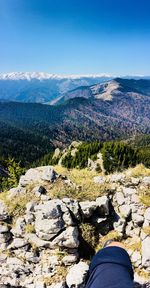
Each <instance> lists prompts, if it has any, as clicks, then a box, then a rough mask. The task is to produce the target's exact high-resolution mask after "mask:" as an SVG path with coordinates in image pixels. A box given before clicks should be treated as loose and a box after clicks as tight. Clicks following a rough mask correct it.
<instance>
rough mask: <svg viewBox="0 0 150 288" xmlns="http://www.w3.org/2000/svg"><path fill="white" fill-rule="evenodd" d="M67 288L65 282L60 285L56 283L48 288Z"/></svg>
mask: <svg viewBox="0 0 150 288" xmlns="http://www.w3.org/2000/svg"><path fill="white" fill-rule="evenodd" d="M65 287H66V283H65V282H64V281H61V282H59V283H54V284H52V285H50V286H48V287H47V288H65Z"/></svg>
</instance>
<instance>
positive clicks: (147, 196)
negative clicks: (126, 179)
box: [140, 188, 150, 207]
mask: <svg viewBox="0 0 150 288" xmlns="http://www.w3.org/2000/svg"><path fill="white" fill-rule="evenodd" d="M140 200H141V202H142V203H143V204H144V205H145V206H146V207H149V206H150V188H148V189H146V190H145V191H143V192H142V193H141V194H140Z"/></svg>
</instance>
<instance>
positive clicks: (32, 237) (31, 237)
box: [25, 233, 50, 248]
mask: <svg viewBox="0 0 150 288" xmlns="http://www.w3.org/2000/svg"><path fill="white" fill-rule="evenodd" d="M25 239H26V240H27V241H28V242H29V243H30V244H31V245H33V246H34V247H38V248H41V247H50V242H49V241H44V240H41V239H40V238H39V237H38V236H37V235H36V234H34V233H27V234H25Z"/></svg>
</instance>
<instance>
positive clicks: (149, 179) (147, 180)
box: [142, 176, 150, 185]
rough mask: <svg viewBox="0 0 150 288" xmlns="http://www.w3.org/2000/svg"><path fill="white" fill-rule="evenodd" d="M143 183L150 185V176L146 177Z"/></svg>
mask: <svg viewBox="0 0 150 288" xmlns="http://www.w3.org/2000/svg"><path fill="white" fill-rule="evenodd" d="M142 182H143V183H144V184H145V185H150V176H146V177H144V178H143V181H142Z"/></svg>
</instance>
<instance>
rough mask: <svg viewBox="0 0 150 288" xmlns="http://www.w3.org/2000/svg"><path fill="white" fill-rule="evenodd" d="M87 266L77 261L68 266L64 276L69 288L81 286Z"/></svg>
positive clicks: (82, 285) (83, 284)
mask: <svg viewBox="0 0 150 288" xmlns="http://www.w3.org/2000/svg"><path fill="white" fill-rule="evenodd" d="M88 269H89V266H88V265H87V264H86V263H84V262H79V263H78V264H75V265H74V266H73V267H71V268H70V270H69V273H68V274H67V277H66V283H67V286H68V287H69V288H83V287H85V281H86V277H87V272H88Z"/></svg>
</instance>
